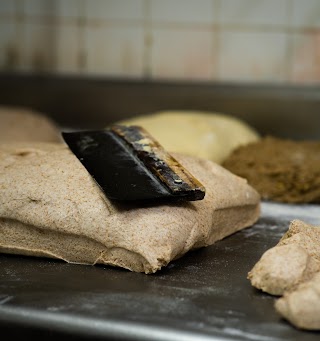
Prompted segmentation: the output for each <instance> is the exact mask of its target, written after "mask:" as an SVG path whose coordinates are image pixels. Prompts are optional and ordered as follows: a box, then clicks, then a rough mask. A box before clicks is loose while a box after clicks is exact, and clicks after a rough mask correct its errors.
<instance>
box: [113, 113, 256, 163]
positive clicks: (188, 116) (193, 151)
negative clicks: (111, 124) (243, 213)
mask: <svg viewBox="0 0 320 341" xmlns="http://www.w3.org/2000/svg"><path fill="white" fill-rule="evenodd" d="M116 123H117V124H121V125H138V126H141V127H143V128H144V129H145V130H147V132H149V134H151V135H152V136H153V137H154V138H155V139H156V140H157V141H158V142H159V143H160V144H161V145H162V146H163V147H164V148H165V149H166V150H167V151H169V152H177V153H183V154H186V155H191V156H197V157H201V158H204V159H209V160H212V161H214V162H216V163H221V162H222V161H223V160H224V159H225V158H226V157H227V156H229V154H230V153H231V151H233V150H234V149H235V148H236V147H238V146H240V145H244V144H247V143H249V142H252V141H256V140H258V139H259V138H260V136H259V134H258V132H257V131H255V129H253V128H252V127H251V126H250V125H248V124H247V123H246V122H244V121H242V120H240V119H238V118H236V117H233V116H228V115H226V114H222V113H216V112H202V111H160V112H155V113H151V114H146V115H141V116H136V117H133V118H131V119H126V120H121V121H118V122H116Z"/></svg>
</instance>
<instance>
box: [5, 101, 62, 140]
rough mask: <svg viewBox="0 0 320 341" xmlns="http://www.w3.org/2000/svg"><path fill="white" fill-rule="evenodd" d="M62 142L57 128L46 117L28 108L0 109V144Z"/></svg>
mask: <svg viewBox="0 0 320 341" xmlns="http://www.w3.org/2000/svg"><path fill="white" fill-rule="evenodd" d="M19 141H40V142H41V141H43V142H62V138H61V135H60V131H59V129H58V126H57V125H56V124H55V122H53V121H52V120H51V119H50V118H49V117H48V116H46V115H44V114H42V113H40V112H38V111H35V110H32V109H28V108H20V107H4V106H2V107H0V143H3V142H5V143H6V142H19Z"/></svg>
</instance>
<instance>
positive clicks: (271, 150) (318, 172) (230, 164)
mask: <svg viewBox="0 0 320 341" xmlns="http://www.w3.org/2000/svg"><path fill="white" fill-rule="evenodd" d="M319 155H320V141H292V140H286V139H280V138H276V137H271V136H267V137H264V138H261V139H260V140H259V141H256V142H252V143H249V144H247V145H246V146H241V147H239V148H236V149H235V150H234V151H233V152H232V153H231V154H230V155H229V157H228V158H227V159H226V160H224V162H223V163H222V166H223V167H225V168H226V169H228V170H230V171H231V172H232V173H234V174H237V175H239V176H241V177H244V178H246V179H247V180H248V182H249V184H250V185H251V186H253V187H254V188H255V189H256V190H257V191H258V192H259V193H260V195H261V198H262V199H264V200H269V201H277V202H286V203H311V202H315V203H316V202H320V157H319Z"/></svg>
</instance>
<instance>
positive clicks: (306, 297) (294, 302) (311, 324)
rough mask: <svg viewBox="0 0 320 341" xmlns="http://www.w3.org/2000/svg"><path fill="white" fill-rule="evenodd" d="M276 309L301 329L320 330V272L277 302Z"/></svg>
mask: <svg viewBox="0 0 320 341" xmlns="http://www.w3.org/2000/svg"><path fill="white" fill-rule="evenodd" d="M275 309H276V311H277V312H278V313H279V314H280V315H281V316H282V317H284V318H285V319H287V320H288V321H290V323H292V324H293V325H295V326H296V327H297V328H300V329H308V330H320V272H318V273H316V274H315V275H314V276H313V277H312V278H311V279H310V280H309V281H306V282H304V283H301V284H300V285H299V286H298V287H297V288H296V289H295V290H293V291H288V292H285V293H284V295H283V296H282V297H281V298H279V299H278V300H277V301H276V302H275Z"/></svg>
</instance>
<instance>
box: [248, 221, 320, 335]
mask: <svg viewBox="0 0 320 341" xmlns="http://www.w3.org/2000/svg"><path fill="white" fill-rule="evenodd" d="M248 279H249V280H250V281H251V284H252V285H253V286H254V287H256V288H257V289H260V290H262V291H265V292H267V293H269V294H272V295H278V296H282V297H281V298H279V299H278V300H277V301H276V302H275V309H276V311H277V312H278V313H279V314H280V315H281V316H282V317H284V318H285V319H287V320H288V321H289V322H291V323H292V324H293V325H294V326H296V327H297V328H302V329H320V226H313V225H309V224H307V223H305V222H303V221H301V220H298V219H296V220H293V221H292V222H291V224H290V226H289V229H288V231H287V232H286V233H285V234H284V235H283V237H282V238H281V239H280V241H279V243H278V244H277V245H276V246H274V247H273V248H271V249H269V250H267V251H266V252H265V253H264V254H263V255H262V257H261V258H260V260H259V261H258V262H257V263H256V264H255V265H254V267H253V268H252V270H251V271H250V272H249V273H248Z"/></svg>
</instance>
